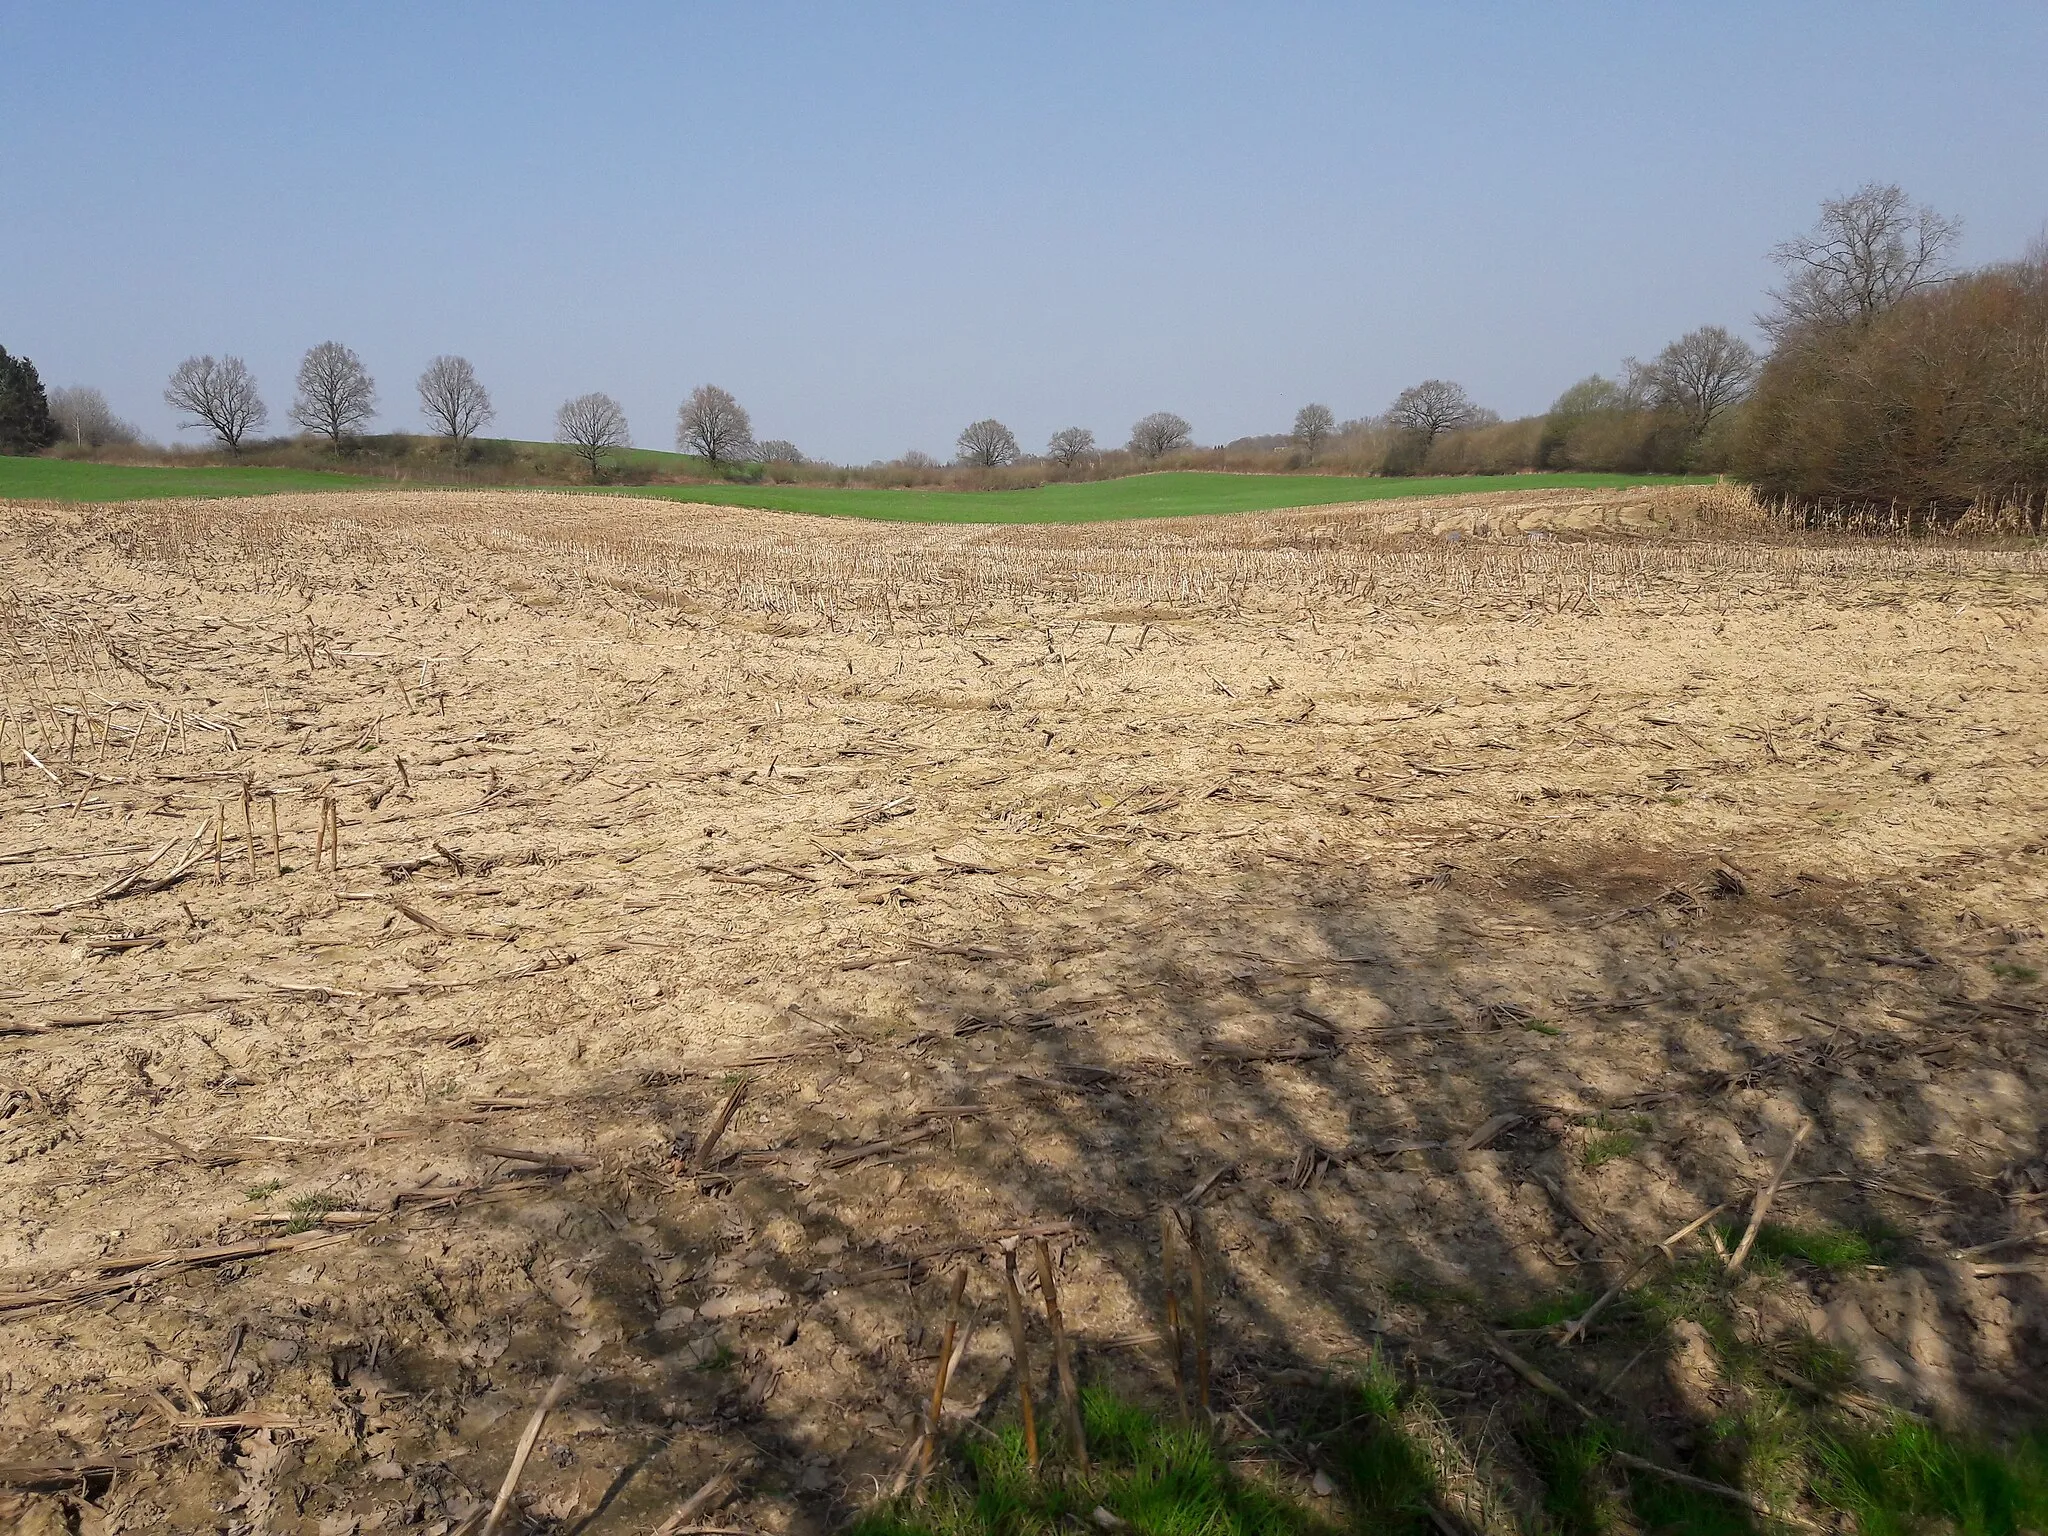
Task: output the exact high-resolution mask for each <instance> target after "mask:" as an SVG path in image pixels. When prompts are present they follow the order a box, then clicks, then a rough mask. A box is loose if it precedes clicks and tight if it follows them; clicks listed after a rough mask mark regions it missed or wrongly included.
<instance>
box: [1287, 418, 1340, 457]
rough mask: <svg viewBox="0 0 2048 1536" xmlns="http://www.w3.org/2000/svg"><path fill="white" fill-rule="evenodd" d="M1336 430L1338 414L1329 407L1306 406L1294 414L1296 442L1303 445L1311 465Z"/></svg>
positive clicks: (1303, 450)
mask: <svg viewBox="0 0 2048 1536" xmlns="http://www.w3.org/2000/svg"><path fill="white" fill-rule="evenodd" d="M1336 430H1337V413H1336V412H1335V411H1333V410H1331V409H1330V408H1329V407H1328V406H1327V405H1304V406H1303V407H1302V408H1301V409H1300V410H1298V411H1296V412H1295V413H1294V440H1295V441H1296V442H1297V443H1299V444H1301V448H1302V452H1304V453H1306V454H1307V455H1308V461H1309V463H1311V464H1313V463H1315V461H1316V455H1317V454H1318V453H1320V452H1322V449H1323V444H1324V443H1326V442H1328V441H1329V440H1330V434H1331V433H1333V432H1335V431H1336Z"/></svg>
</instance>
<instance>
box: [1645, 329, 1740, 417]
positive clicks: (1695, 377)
mask: <svg viewBox="0 0 2048 1536" xmlns="http://www.w3.org/2000/svg"><path fill="white" fill-rule="evenodd" d="M1760 362H1761V360H1760V359H1759V358H1758V357H1757V355H1756V349H1755V348H1753V347H1752V346H1750V344H1749V343H1748V342H1746V341H1744V340H1743V339H1742V338H1741V337H1740V336H1736V335H1733V334H1731V333H1730V332H1729V331H1728V330H1727V329H1725V328H1724V327H1722V326H1718V325H1703V326H1701V327H1700V328H1699V329H1698V330H1696V331H1687V332H1686V333H1685V334H1684V335H1683V336H1681V337H1679V338H1678V340H1676V341H1674V342H1672V343H1671V345H1670V346H1668V347H1666V348H1665V349H1664V350H1663V351H1662V352H1660V353H1658V354H1657V361H1656V362H1655V363H1653V364H1651V365H1650V368H1649V377H1650V381H1651V386H1652V398H1653V399H1654V400H1655V401H1656V404H1657V406H1658V407H1659V408H1660V409H1662V410H1666V411H1670V412H1672V413H1673V414H1674V415H1676V416H1678V417H1679V418H1680V419H1682V420H1683V421H1684V422H1685V425H1686V429H1687V430H1688V431H1690V432H1691V433H1692V434H1693V436H1695V437H1698V436H1699V435H1700V434H1702V433H1703V432H1705V431H1706V430H1707V428H1708V427H1710V426H1712V425H1713V421H1714V418H1715V417H1716V416H1718V415H1720V414H1721V412H1723V411H1725V410H1726V409H1727V408H1728V407H1729V406H1731V405H1733V404H1735V403H1736V402H1737V401H1738V400H1740V399H1741V398H1742V397H1743V396H1744V395H1746V394H1747V393H1748V392H1749V387H1750V385H1751V384H1752V383H1754V382H1755V380H1756V373H1757V368H1758V367H1759V366H1760Z"/></svg>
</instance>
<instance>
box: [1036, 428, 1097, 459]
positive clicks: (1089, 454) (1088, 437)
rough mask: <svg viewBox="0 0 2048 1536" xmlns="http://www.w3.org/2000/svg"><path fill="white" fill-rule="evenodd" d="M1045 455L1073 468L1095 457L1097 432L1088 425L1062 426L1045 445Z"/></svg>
mask: <svg viewBox="0 0 2048 1536" xmlns="http://www.w3.org/2000/svg"><path fill="white" fill-rule="evenodd" d="M1045 456H1046V457H1047V458H1049V459H1051V460H1053V461H1054V462H1055V463H1059V464H1064V465H1065V466H1066V467H1067V468H1068V469H1072V468H1073V467H1074V466H1075V465H1076V464H1079V463H1081V462H1082V461H1083V460H1085V459H1092V458H1094V457H1095V434H1094V433H1093V432H1090V431H1089V430H1088V429H1087V428H1086V427H1061V428H1060V429H1059V431H1057V432H1055V433H1053V435H1052V441H1051V442H1049V443H1047V444H1046V445H1045Z"/></svg>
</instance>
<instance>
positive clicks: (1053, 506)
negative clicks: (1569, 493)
mask: <svg viewBox="0 0 2048 1536" xmlns="http://www.w3.org/2000/svg"><path fill="white" fill-rule="evenodd" d="M647 451H649V452H652V451H653V450H647ZM662 457H664V458H674V459H680V457H681V456H680V455H674V454H665V455H662ZM1670 483H1673V482H1672V481H1671V480H1670V479H1668V478H1661V479H1660V478H1659V477H1657V476H1629V475H1460V476H1450V477H1442V478H1436V479H1405V480H1404V479H1393V478H1361V477H1356V476H1344V475H1229V474H1214V473H1208V472H1204V471H1176V472H1171V473H1167V474H1157V475H1132V476H1130V477H1128V478H1126V479H1122V480H1093V481H1088V482H1086V483H1083V484H1076V485H1042V486H1036V487H1033V488H1031V489H1029V490H1019V491H908V490H865V489H857V488H847V487H841V486H829V485H723V484H717V485H644V486H613V487H609V488H608V489H607V493H608V494H610V495H615V496H646V497H656V498H661V499H664V500H669V501H690V502H710V503H713V504H715V505H719V506H734V507H762V508H766V509H769V510H773V511H782V512H809V513H814V514H818V515H820V516H833V517H871V518H880V519H883V520H885V521H890V522H921V523H1084V522H1099V521H1105V520H1108V519H1112V518H1130V517H1187V516H1192V515H1195V514H1198V513H1211V512H1260V511H1267V510H1271V509H1273V508H1278V507H1312V506H1326V505H1329V504H1330V503H1333V502H1344V501H1378V500H1382V499H1384V498H1387V497H1392V496H1445V495H1470V494H1471V493H1473V492H1475V491H1495V490H1539V489H1547V488H1555V487H1573V488H1579V489H1592V488H1597V487H1607V486H1627V485H1646V484H1670ZM550 488H551V489H558V490H575V489H578V488H577V487H573V486H569V487H550ZM366 489H370V490H374V489H395V487H394V486H393V484H392V482H391V481H389V480H384V479H378V478H373V477H370V476H364V475H348V474H342V473H339V472H336V471H331V470H308V469H273V468H261V467H257V466H248V465H245V466H225V465H223V466H210V467H202V468H192V469H166V468H157V467H150V466H138V465H128V464H82V463H74V462H71V461H68V460H62V459H10V458H0V500H6V499H10V498H12V499H19V500H25V501H143V500H149V499H153V498H157V497H164V496H262V495H266V494H269V493H272V492H277V491H343V490H366Z"/></svg>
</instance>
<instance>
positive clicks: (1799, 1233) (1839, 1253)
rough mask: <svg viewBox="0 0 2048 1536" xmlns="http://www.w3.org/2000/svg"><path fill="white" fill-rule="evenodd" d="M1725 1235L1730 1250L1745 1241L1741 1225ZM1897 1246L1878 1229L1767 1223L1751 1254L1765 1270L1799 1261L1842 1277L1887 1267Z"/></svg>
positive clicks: (1890, 1236)
mask: <svg viewBox="0 0 2048 1536" xmlns="http://www.w3.org/2000/svg"><path fill="white" fill-rule="evenodd" d="M1721 1232H1722V1240H1723V1241H1724V1242H1726V1243H1727V1244H1728V1246H1729V1247H1730V1248H1733V1247H1734V1246H1735V1245H1736V1244H1737V1243H1739V1242H1740V1241H1742V1228H1741V1227H1740V1226H1738V1225H1729V1226H1725V1227H1723V1228H1722V1229H1721ZM1894 1242H1895V1239H1894V1237H1893V1235H1892V1234H1891V1233H1890V1232H1887V1231H1885V1230H1883V1229H1882V1228H1876V1227H1873V1228H1868V1229H1866V1230H1863V1231H1857V1230H1855V1229H1853V1228H1850V1227H1837V1226H1833V1225H1830V1224H1828V1223H1825V1222H1822V1223H1817V1224H1815V1225H1812V1226H1792V1225H1786V1224H1781V1223H1779V1222H1775V1221H1767V1222H1765V1223H1764V1224H1763V1227H1762V1228H1761V1229H1760V1230H1759V1231H1758V1232H1757V1235H1756V1243H1755V1244H1754V1246H1752V1248H1751V1249H1750V1253H1751V1255H1752V1262H1755V1261H1757V1260H1761V1261H1763V1265H1762V1267H1765V1268H1769V1267H1771V1266H1772V1265H1774V1264H1777V1265H1782V1264H1783V1263H1784V1262H1785V1261H1786V1260H1787V1259H1796V1260H1798V1261H1799V1262H1800V1263H1802V1264H1809V1265H1811V1266H1812V1267H1813V1268H1815V1269H1818V1270H1822V1271H1824V1272H1825V1273H1827V1274H1830V1275H1839V1274H1845V1273H1847V1272H1848V1271H1849V1270H1852V1269H1861V1268H1863V1267H1864V1266H1865V1265H1869V1264H1883V1263H1886V1262H1887V1261H1888V1259H1889V1256H1890V1254H1891V1252H1892V1249H1893V1246H1894Z"/></svg>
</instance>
